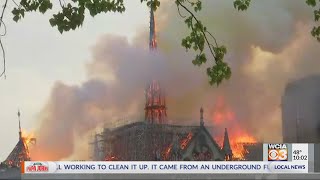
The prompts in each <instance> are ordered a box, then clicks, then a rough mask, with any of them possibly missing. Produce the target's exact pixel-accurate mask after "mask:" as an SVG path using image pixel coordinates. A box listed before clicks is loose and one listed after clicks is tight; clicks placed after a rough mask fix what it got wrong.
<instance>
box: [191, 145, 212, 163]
mask: <svg viewBox="0 0 320 180" xmlns="http://www.w3.org/2000/svg"><path fill="white" fill-rule="evenodd" d="M192 156H193V159H194V160H196V161H210V160H211V159H213V158H214V156H213V153H212V152H211V151H210V150H209V148H208V146H206V145H203V146H201V148H200V151H197V150H196V149H195V150H194V151H193V153H192Z"/></svg>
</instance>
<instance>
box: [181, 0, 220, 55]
mask: <svg viewBox="0 0 320 180" xmlns="http://www.w3.org/2000/svg"><path fill="white" fill-rule="evenodd" d="M177 2H178V4H177V5H178V6H179V5H180V6H181V7H183V9H185V10H186V11H187V12H188V13H189V14H190V15H191V16H192V18H193V19H194V20H196V21H197V23H200V21H199V20H198V19H197V17H196V16H195V15H194V14H193V13H192V12H191V11H190V10H189V9H188V8H187V7H186V6H184V5H183V4H181V2H180V1H179V0H177ZM201 32H202V34H203V36H204V38H205V40H206V43H207V45H208V48H209V50H210V53H211V54H212V56H213V57H214V58H215V57H216V56H215V53H214V52H213V49H212V47H211V46H210V42H209V40H208V38H207V35H206V33H205V32H204V31H203V30H202V29H201ZM216 44H217V43H216ZM217 45H218V44H217ZM217 47H218V46H217Z"/></svg>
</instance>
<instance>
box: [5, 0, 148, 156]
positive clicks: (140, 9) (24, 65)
mask: <svg viewBox="0 0 320 180" xmlns="http://www.w3.org/2000/svg"><path fill="white" fill-rule="evenodd" d="M1 2H2V1H1ZM9 2H10V3H9V6H8V8H7V11H6V13H5V22H6V26H7V31H8V33H7V36H6V37H4V38H3V43H4V45H5V49H6V54H7V73H6V74H7V78H6V79H4V78H1V79H0V107H1V111H0V135H1V136H0V161H2V160H4V159H5V158H6V156H7V155H8V153H10V151H11V150H12V148H13V147H14V146H15V144H16V143H17V139H18V120H17V110H18V108H20V110H21V119H22V122H21V124H22V127H23V128H24V129H27V130H32V129H33V127H34V125H35V121H36V119H37V115H38V113H39V111H40V110H41V108H42V107H43V106H44V104H45V103H46V101H47V99H48V97H49V95H50V90H51V88H52V86H53V84H54V82H55V81H63V82H66V83H68V84H70V85H72V84H79V83H81V82H82V81H83V80H84V78H85V76H86V70H85V65H86V63H87V62H88V60H89V58H90V48H91V46H92V45H94V43H95V42H96V41H97V40H98V39H99V37H101V36H102V35H103V34H106V33H112V34H118V35H122V36H126V37H128V38H129V39H130V38H132V37H133V36H134V35H135V32H136V31H137V30H138V29H141V27H144V28H148V21H149V14H148V13H149V12H148V9H147V8H146V6H145V5H141V3H140V1H137V0H136V1H132V0H127V1H125V4H126V8H127V10H126V12H125V13H123V14H113V13H110V14H101V15H98V16H96V17H95V18H94V19H93V18H91V17H89V16H88V17H89V18H87V19H86V20H85V22H84V24H83V26H82V28H81V29H78V30H76V31H74V32H67V33H64V34H63V35H61V34H60V33H59V32H58V30H57V29H55V28H51V26H50V24H49V22H48V18H49V17H50V13H48V14H47V15H45V16H43V15H40V14H39V13H31V14H27V15H26V16H25V18H24V19H23V20H22V21H21V22H19V23H15V22H14V21H13V20H12V14H11V9H12V7H13V6H12V3H11V1H9ZM146 35H147V34H146ZM146 43H147V42H146ZM1 61H2V59H1ZM2 67H3V66H2V62H1V63H0V68H1V70H2Z"/></svg>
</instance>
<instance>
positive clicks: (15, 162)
mask: <svg viewBox="0 0 320 180" xmlns="http://www.w3.org/2000/svg"><path fill="white" fill-rule="evenodd" d="M18 118H19V141H18V143H17V144H16V146H15V147H14V148H13V150H12V151H11V153H10V154H9V156H8V157H7V158H6V160H5V161H4V162H3V164H5V165H6V166H8V167H20V165H21V162H22V161H30V160H31V157H30V153H29V147H28V146H29V144H34V143H35V142H36V139H35V138H32V137H27V136H24V135H23V134H22V129H21V124H20V111H18Z"/></svg>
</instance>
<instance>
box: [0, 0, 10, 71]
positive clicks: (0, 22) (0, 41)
mask: <svg viewBox="0 0 320 180" xmlns="http://www.w3.org/2000/svg"><path fill="white" fill-rule="evenodd" d="M7 4H8V0H6V1H5V3H4V5H3V8H2V12H1V16H0V28H1V26H2V25H3V27H4V33H3V34H1V36H0V46H1V50H2V58H3V71H2V72H1V74H0V77H2V76H3V75H4V76H5V74H6V54H5V50H4V47H3V43H2V38H1V37H2V36H5V35H6V33H7V30H6V25H5V24H4V22H3V16H4V12H5V10H6V8H7Z"/></svg>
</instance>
